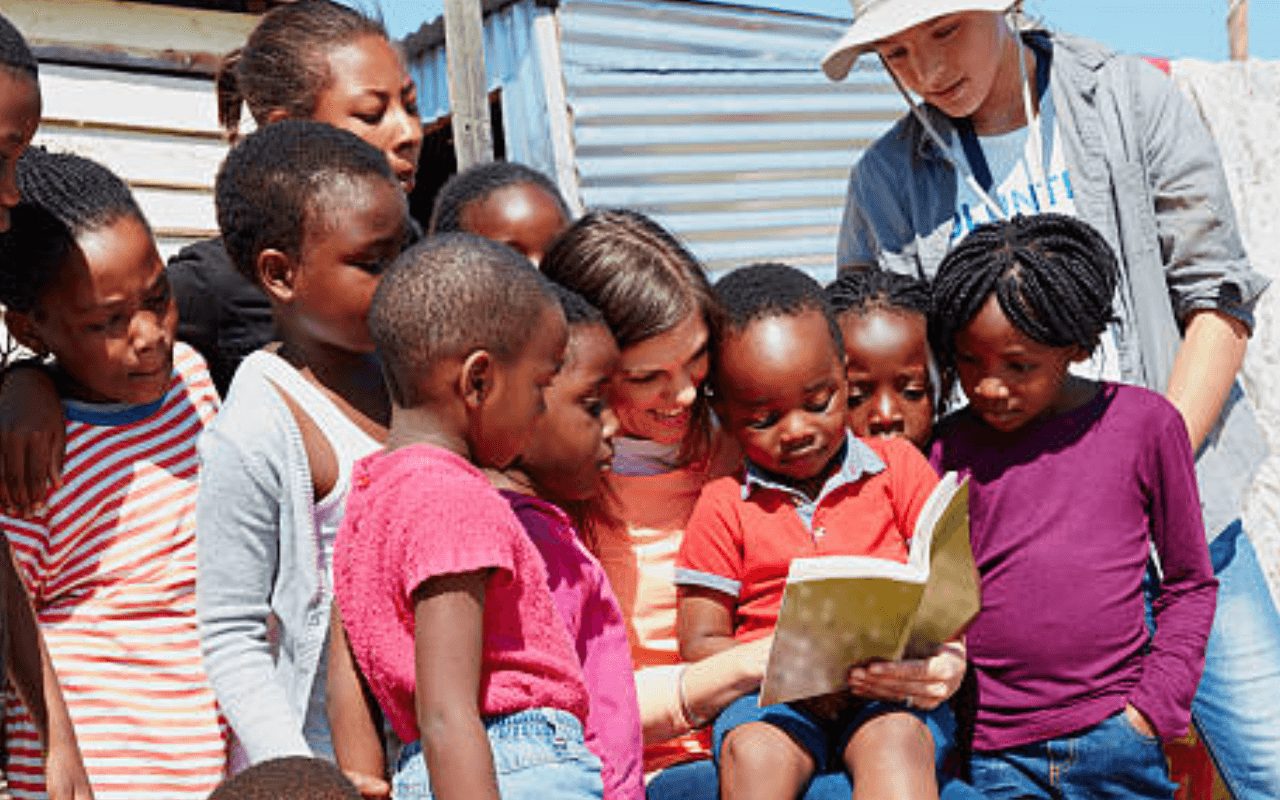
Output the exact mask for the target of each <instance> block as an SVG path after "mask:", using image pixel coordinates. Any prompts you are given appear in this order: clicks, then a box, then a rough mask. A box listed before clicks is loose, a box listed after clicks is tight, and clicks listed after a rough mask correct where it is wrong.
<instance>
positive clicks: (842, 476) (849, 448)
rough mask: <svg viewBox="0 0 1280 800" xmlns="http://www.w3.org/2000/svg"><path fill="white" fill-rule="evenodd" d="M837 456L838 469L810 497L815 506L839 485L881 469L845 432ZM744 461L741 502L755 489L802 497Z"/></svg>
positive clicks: (875, 457) (877, 460)
mask: <svg viewBox="0 0 1280 800" xmlns="http://www.w3.org/2000/svg"><path fill="white" fill-rule="evenodd" d="M838 457H839V458H840V468H839V469H838V470H836V471H835V472H834V473H832V475H831V477H830V478H827V482H826V483H825V484H823V486H822V491H820V492H818V496H817V497H816V498H814V500H813V502H814V503H817V502H818V501H820V500H821V499H822V498H823V497H826V496H827V495H828V494H830V493H831V492H834V491H835V490H836V489H839V488H840V487H841V486H845V485H847V484H850V483H855V482H857V481H860V480H862V478H864V477H865V476H867V475H874V474H876V473H877V472H881V471H882V470H884V468H885V466H884V462H883V461H881V460H880V456H878V455H876V453H875V451H874V450H872V449H871V448H870V447H867V445H866V444H864V443H863V442H862V441H861V440H860V439H858V437H856V436H854V435H853V434H852V433H849V432H847V431H846V432H845V439H844V446H843V447H842V448H841V454H840V455H839V456H838ZM744 462H745V464H746V466H745V469H744V478H743V481H742V499H743V500H746V499H747V498H748V497H750V496H751V493H752V492H753V491H755V490H756V489H772V490H774V491H778V492H786V493H787V494H790V495H796V496H800V497H803V494H802V493H801V492H800V491H798V490H797V489H796V488H795V487H794V486H789V485H788V484H785V483H782V482H781V481H779V480H777V479H776V478H774V477H773V476H772V475H770V474H769V473H768V472H766V471H764V470H763V469H761V468H760V467H758V466H756V465H755V464H752V463H751V461H750V460H746V459H744ZM807 499H808V498H806V501H807Z"/></svg>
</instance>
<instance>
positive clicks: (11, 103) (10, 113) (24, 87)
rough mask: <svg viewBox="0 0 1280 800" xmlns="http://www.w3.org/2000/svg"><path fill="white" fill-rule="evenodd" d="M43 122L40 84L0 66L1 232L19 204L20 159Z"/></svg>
mask: <svg viewBox="0 0 1280 800" xmlns="http://www.w3.org/2000/svg"><path fill="white" fill-rule="evenodd" d="M39 124H40V86H39V84H37V83H36V80H35V79H34V78H32V77H31V76H29V75H26V74H24V73H19V72H17V71H15V70H12V69H7V68H4V67H0V231H7V230H9V210H10V209H11V208H13V207H14V206H16V205H17V204H18V201H19V200H20V199H21V198H20V197H19V196H18V180H17V178H18V174H17V166H18V158H19V157H20V156H21V155H22V153H23V151H24V150H26V149H27V145H29V144H31V137H32V136H35V133H36V126H37V125H39Z"/></svg>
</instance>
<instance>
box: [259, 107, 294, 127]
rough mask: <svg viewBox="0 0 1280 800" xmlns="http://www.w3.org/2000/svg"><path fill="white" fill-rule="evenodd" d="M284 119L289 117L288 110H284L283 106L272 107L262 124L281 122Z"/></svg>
mask: <svg viewBox="0 0 1280 800" xmlns="http://www.w3.org/2000/svg"><path fill="white" fill-rule="evenodd" d="M286 119H289V112H288V111H285V110H284V109H283V108H273V109H271V110H270V111H268V112H267V116H266V118H265V120H264V121H263V123H262V124H263V125H270V124H272V123H273V122H282V121H284V120H286Z"/></svg>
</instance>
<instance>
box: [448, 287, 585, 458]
mask: <svg viewBox="0 0 1280 800" xmlns="http://www.w3.org/2000/svg"><path fill="white" fill-rule="evenodd" d="M533 331H534V332H533V337H532V338H531V339H530V340H529V343H528V344H527V345H525V348H524V350H523V351H522V352H520V353H518V354H517V355H516V356H514V357H513V358H511V359H510V360H508V361H506V362H503V361H495V362H494V379H493V388H492V391H491V392H489V394H488V395H487V396H486V397H485V398H484V401H483V402H482V404H481V406H480V408H479V409H478V411H477V413H476V415H475V416H474V418H473V419H472V424H471V431H470V434H469V436H468V438H469V440H470V442H469V443H470V448H471V453H472V456H473V458H474V460H475V462H476V464H477V465H479V466H481V467H494V468H497V469H501V468H503V467H506V466H507V465H508V464H510V463H511V462H512V460H513V459H515V457H516V455H517V454H519V453H520V451H521V450H523V449H524V448H525V447H526V446H527V445H528V444H529V440H530V438H531V437H532V435H533V428H534V424H535V423H536V422H537V421H538V419H539V418H540V417H541V416H542V415H543V414H544V413H545V412H546V410H547V407H546V402H545V400H544V397H543V392H545V391H546V389H547V387H548V386H550V385H551V381H552V379H554V378H555V376H556V373H557V372H558V371H559V370H560V363H561V359H562V358H563V357H564V347H565V342H566V340H567V339H568V331H567V328H566V326H565V322H564V312H562V311H561V310H560V306H559V304H558V303H556V302H554V301H553V300H551V299H548V300H546V301H545V303H544V308H543V310H542V312H541V314H540V315H539V319H538V323H537V325H535V326H534V329H533Z"/></svg>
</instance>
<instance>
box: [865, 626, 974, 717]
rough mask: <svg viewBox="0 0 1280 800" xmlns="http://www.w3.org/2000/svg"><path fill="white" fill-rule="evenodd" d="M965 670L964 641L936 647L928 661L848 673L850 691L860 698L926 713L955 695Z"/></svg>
mask: <svg viewBox="0 0 1280 800" xmlns="http://www.w3.org/2000/svg"><path fill="white" fill-rule="evenodd" d="M966 667H967V663H966V661H965V646H964V641H963V640H960V639H957V640H954V641H950V642H946V643H945V644H942V645H939V646H938V649H937V652H935V653H934V654H933V655H932V656H930V657H929V658H923V659H908V660H905V661H881V662H876V663H874V664H869V665H867V666H865V667H854V668H853V669H851V670H849V690H850V691H852V692H853V693H854V694H856V695H859V696H860V697H869V698H871V699H873V700H886V701H890V702H897V703H905V704H906V705H908V706H912V707H914V708H922V709H925V710H926V711H929V710H932V709H934V708H937V707H938V706H939V705H941V704H942V703H943V702H945V701H946V700H947V698H949V697H951V695H953V694H955V693H956V690H957V689H959V688H960V683H961V681H963V680H964V673H965V670H966Z"/></svg>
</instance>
